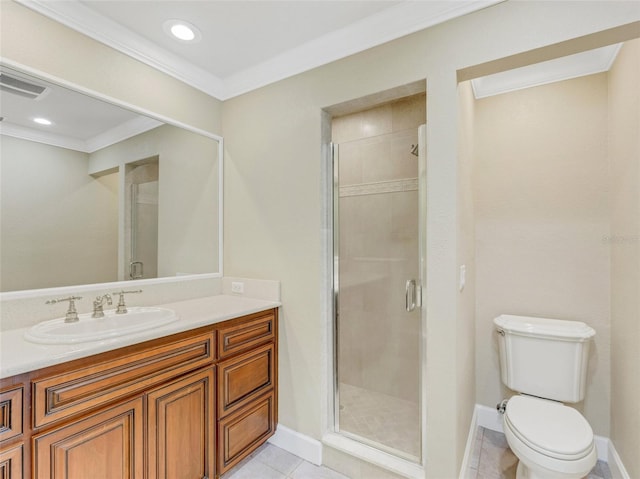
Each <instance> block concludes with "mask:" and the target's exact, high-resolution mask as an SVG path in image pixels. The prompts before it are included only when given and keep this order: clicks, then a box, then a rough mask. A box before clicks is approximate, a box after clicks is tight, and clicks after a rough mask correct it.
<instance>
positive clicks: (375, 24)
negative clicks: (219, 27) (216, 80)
mask: <svg viewBox="0 0 640 479" xmlns="http://www.w3.org/2000/svg"><path fill="white" fill-rule="evenodd" d="M503 1H504V0H463V1H456V2H421V1H417V2H415V1H409V2H403V3H400V4H398V5H397V6H395V7H391V8H388V9H386V10H383V11H381V12H378V13H376V14H374V15H371V16H369V17H366V18H363V19H362V20H360V21H358V22H356V23H353V24H351V25H349V26H347V27H344V28H341V29H339V30H335V31H333V32H331V33H328V34H326V35H324V36H322V37H320V38H317V39H315V40H312V41H310V42H307V43H304V44H302V45H300V46H298V47H296V48H293V49H291V50H288V51H286V52H284V53H282V54H280V55H278V56H276V57H274V58H272V59H270V60H268V61H266V62H263V63H260V64H258V65H256V66H254V67H251V68H248V69H246V70H243V71H241V72H239V73H236V74H234V75H231V76H229V77H227V78H226V79H225V81H226V97H227V98H232V97H234V96H238V95H241V94H243V93H247V92H249V91H251V90H255V89H257V88H260V87H263V86H266V85H269V84H271V83H275V82H277V81H279V80H282V79H284V78H288V77H291V76H293V75H297V74H299V73H302V72H304V71H308V70H311V69H313V68H317V67H319V66H321V65H325V64H327V63H330V62H333V61H336V60H340V59H342V58H346V57H348V56H349V55H353V54H355V53H358V52H361V51H364V50H367V49H369V48H373V47H376V46H378V45H382V44H383V43H387V42H390V41H392V40H396V39H398V38H401V37H404V36H406V35H410V34H412V33H415V32H418V31H420V30H424V29H425V28H429V27H432V26H434V25H437V24H440V23H443V22H446V21H448V20H451V19H453V18H456V17H460V16H462V15H466V14H468V13H471V12H474V11H476V10H480V9H483V8H486V7H489V6H491V5H494V4H496V3H501V2H503ZM225 99H226V98H225Z"/></svg>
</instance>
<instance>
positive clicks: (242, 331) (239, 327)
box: [218, 310, 276, 359]
mask: <svg viewBox="0 0 640 479" xmlns="http://www.w3.org/2000/svg"><path fill="white" fill-rule="evenodd" d="M275 314H276V313H275V310H269V311H263V312H261V313H256V314H253V315H250V316H248V317H245V318H243V320H242V321H239V322H237V321H232V322H231V324H230V325H229V326H225V327H221V328H218V355H219V359H225V358H228V357H229V356H232V355H234V354H238V353H241V352H244V351H247V350H249V349H252V348H254V347H256V346H258V345H260V344H262V343H265V342H267V341H273V339H274V338H275V327H276V317H275Z"/></svg>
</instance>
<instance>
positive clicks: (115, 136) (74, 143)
mask: <svg viewBox="0 0 640 479" xmlns="http://www.w3.org/2000/svg"><path fill="white" fill-rule="evenodd" d="M0 74H1V77H2V78H1V79H0V116H1V117H2V122H1V123H0V133H1V134H3V135H9V136H13V137H17V138H22V139H26V140H31V141H37V142H40V143H46V144H48V145H54V146H59V147H62V148H69V149H72V150H76V151H82V152H85V153H93V152H94V151H97V150H99V149H101V148H104V147H106V146H109V145H112V144H114V143H117V142H119V141H122V140H125V139H127V138H131V137H132V136H135V135H138V134H140V133H143V132H145V131H148V130H150V129H152V128H156V127H157V126H160V125H162V123H161V122H159V121H157V120H154V119H151V118H148V117H145V116H141V115H138V114H137V113H134V112H131V111H129V110H125V109H124V108H120V107H119V106H115V105H112V104H111V103H107V102H104V101H102V100H97V99H95V98H93V97H90V96H87V95H85V94H83V93H78V92H76V91H73V90H69V89H67V88H63V87H61V86H59V85H56V84H53V83H50V82H47V81H45V80H42V79H39V78H34V77H32V76H29V75H27V74H25V73H22V72H17V71H14V70H12V69H10V68H6V67H4V66H2V67H0ZM7 76H8V77H9V78H10V79H18V80H23V81H26V82H28V83H30V84H32V85H37V86H41V87H44V88H45V91H44V92H43V93H42V94H41V95H39V96H38V97H37V98H36V99H32V98H25V97H24V96H21V95H17V94H15V93H14V92H12V91H10V90H9V89H8V88H6V87H5V85H4V82H5V80H6V78H7ZM34 118H46V119H49V120H50V121H52V123H53V124H52V125H48V126H45V125H38V124H37V123H34V121H33V120H34Z"/></svg>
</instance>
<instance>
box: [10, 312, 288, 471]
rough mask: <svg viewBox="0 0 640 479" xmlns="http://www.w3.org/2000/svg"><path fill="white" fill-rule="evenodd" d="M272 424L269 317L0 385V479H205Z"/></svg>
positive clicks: (251, 446)
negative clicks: (31, 478) (89, 478)
mask: <svg viewBox="0 0 640 479" xmlns="http://www.w3.org/2000/svg"><path fill="white" fill-rule="evenodd" d="M276 424H277V310H276V309H272V310H268V311H263V312H259V313H255V314H251V315H248V316H243V317H241V318H236V319H232V320H229V321H224V322H221V323H217V324H214V325H212V326H207V327H203V328H198V329H195V330H193V331H187V332H183V333H178V334H175V335H172V336H168V337H165V338H160V339H157V340H153V341H147V342H144V343H141V344H138V345H134V346H128V347H125V348H121V349H118V350H115V351H110V352H107V353H103V354H100V355H95V356H91V357H88V358H83V359H79V360H75V361H71V362H68V363H64V364H60V365H56V366H51V367H49V368H45V369H42V370H38V371H33V372H31V373H26V374H23V375H20V376H14V377H12V378H6V379H3V380H1V381H0V479H8V478H11V479H18V478H28V477H33V478H34V479H44V478H47V479H49V478H50V479H63V478H64V479H85V478H88V477H91V478H92V479H93V478H97V479H120V478H123V479H124V478H126V479H147V478H148V479H203V478H208V479H213V478H218V477H219V476H220V475H221V474H223V473H224V472H227V471H228V470H229V469H230V468H231V467H233V466H234V465H235V464H237V463H238V462H239V461H241V460H242V459H243V458H244V457H246V456H247V455H248V454H250V453H251V452H252V451H254V450H255V449H256V448H257V447H259V446H260V445H261V444H262V443H264V442H265V441H266V440H267V439H268V438H269V437H270V436H271V435H272V434H273V433H274V432H275V428H276Z"/></svg>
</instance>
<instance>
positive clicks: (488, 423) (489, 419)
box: [461, 404, 630, 479]
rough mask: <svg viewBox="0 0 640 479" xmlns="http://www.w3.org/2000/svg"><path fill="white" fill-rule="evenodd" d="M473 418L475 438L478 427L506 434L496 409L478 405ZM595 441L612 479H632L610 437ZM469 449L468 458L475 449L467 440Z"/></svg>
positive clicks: (598, 437)
mask: <svg viewBox="0 0 640 479" xmlns="http://www.w3.org/2000/svg"><path fill="white" fill-rule="evenodd" d="M473 416H474V418H476V424H475V426H474V425H473V424H472V425H471V426H472V428H473V429H472V430H473V434H474V438H475V431H476V429H477V427H478V426H482V427H484V428H486V429H490V430H491V431H497V432H502V433H504V430H503V429H502V417H501V416H500V413H499V412H498V411H497V409H496V408H493V407H489V406H483V405H481V404H476V407H475V411H474V412H473ZM470 433H471V431H470ZM594 441H595V443H596V451H597V453H598V460H600V461H606V462H607V463H608V464H609V469H611V475H612V479H630V478H629V474H627V471H626V469H625V467H624V464H622V461H621V460H620V456H618V453H617V452H616V450H615V447H613V443H612V442H611V440H610V439H609V438H608V437H603V436H594ZM467 448H468V449H469V450H468V451H465V457H467V454H471V451H470V449H472V448H473V441H471V442H469V440H467ZM462 471H465V469H462ZM461 477H462V476H461Z"/></svg>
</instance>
